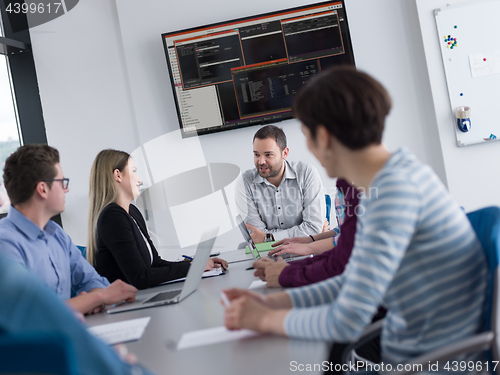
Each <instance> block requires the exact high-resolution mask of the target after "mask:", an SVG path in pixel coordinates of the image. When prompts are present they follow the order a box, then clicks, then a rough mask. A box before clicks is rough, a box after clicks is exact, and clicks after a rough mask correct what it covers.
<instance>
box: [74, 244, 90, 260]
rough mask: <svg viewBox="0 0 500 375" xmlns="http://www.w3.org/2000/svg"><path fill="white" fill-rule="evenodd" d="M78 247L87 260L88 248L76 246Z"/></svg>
mask: <svg viewBox="0 0 500 375" xmlns="http://www.w3.org/2000/svg"><path fill="white" fill-rule="evenodd" d="M76 247H77V248H78V250H80V252H81V253H82V255H83V257H84V258H87V247H86V246H78V245H76Z"/></svg>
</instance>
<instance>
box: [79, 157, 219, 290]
mask: <svg viewBox="0 0 500 375" xmlns="http://www.w3.org/2000/svg"><path fill="white" fill-rule="evenodd" d="M136 172H137V168H136V167H135V164H134V161H133V159H132V158H131V157H130V155H129V154H128V153H126V152H123V151H117V150H103V151H101V152H100V153H99V154H98V155H97V157H96V159H95V160H94V163H93V165H92V170H91V173H90V193H89V200H90V202H89V203H90V205H89V228H88V229H89V230H88V233H89V234H88V249H87V258H88V260H89V262H90V263H91V264H92V265H93V266H94V267H95V268H96V270H97V272H99V273H100V274H101V275H102V276H105V277H107V278H108V280H109V281H110V282H113V281H114V280H117V279H121V280H123V281H126V282H128V283H130V284H132V285H134V286H135V287H136V288H138V289H145V288H149V287H153V286H156V285H159V284H161V283H163V282H165V281H169V280H174V279H177V278H180V277H185V276H186V275H187V272H188V269H189V266H190V263H189V262H169V261H166V260H163V259H161V258H160V256H159V255H158V251H156V248H155V246H154V244H153V241H151V238H150V236H149V233H148V230H147V227H146V222H145V221H144V218H143V216H142V214H141V213H140V211H139V210H138V209H137V207H135V206H134V205H133V204H131V203H130V202H131V201H132V200H134V199H135V198H137V197H138V196H139V186H140V184H141V183H142V182H141V180H140V179H139V176H138V175H137V173H136ZM220 266H222V267H224V268H226V267H227V262H226V261H224V260H222V259H219V258H211V259H210V260H209V261H208V263H207V266H206V270H210V269H212V268H213V267H220Z"/></svg>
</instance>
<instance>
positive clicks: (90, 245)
mask: <svg viewBox="0 0 500 375" xmlns="http://www.w3.org/2000/svg"><path fill="white" fill-rule="evenodd" d="M129 159H130V155H129V154H128V153H126V152H124V151H118V150H110V149H109V150H102V151H101V152H99V154H97V156H96V158H95V160H94V163H93V164H92V169H91V170H90V184H89V217H88V228H87V229H88V230H87V260H88V261H89V263H90V264H92V265H93V266H95V256H96V251H97V219H99V215H100V214H101V211H102V210H103V209H104V207H106V206H107V205H108V204H110V203H112V202H114V201H116V199H117V198H118V189H117V188H116V185H115V183H114V181H115V179H114V171H115V170H116V169H118V170H119V171H120V172H123V170H124V169H125V167H126V166H127V164H128V161H129Z"/></svg>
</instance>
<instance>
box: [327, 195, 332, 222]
mask: <svg viewBox="0 0 500 375" xmlns="http://www.w3.org/2000/svg"><path fill="white" fill-rule="evenodd" d="M325 200H326V220H328V224H330V212H331V211H332V198H330V196H329V195H328V194H325Z"/></svg>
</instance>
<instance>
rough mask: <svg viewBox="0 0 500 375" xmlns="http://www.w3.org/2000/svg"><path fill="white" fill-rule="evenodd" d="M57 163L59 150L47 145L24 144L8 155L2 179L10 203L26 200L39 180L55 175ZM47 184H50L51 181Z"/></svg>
mask: <svg viewBox="0 0 500 375" xmlns="http://www.w3.org/2000/svg"><path fill="white" fill-rule="evenodd" d="M57 163H59V151H57V150H56V149H55V148H53V147H50V146H47V145H39V144H30V145H24V146H21V147H19V148H18V149H17V150H16V151H15V152H14V153H13V154H12V155H10V156H9V157H8V158H7V160H6V161H5V167H4V169H3V181H4V184H5V189H6V190H7V194H9V198H10V202H11V203H12V205H16V204H20V203H24V202H26V201H28V200H29V199H30V198H31V197H32V196H33V192H34V190H35V188H36V185H37V184H38V183H39V182H40V181H43V180H49V179H52V178H54V177H56V174H57V171H56V168H55V165H56V164H57ZM47 184H48V185H49V186H52V181H48V182H47Z"/></svg>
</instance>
